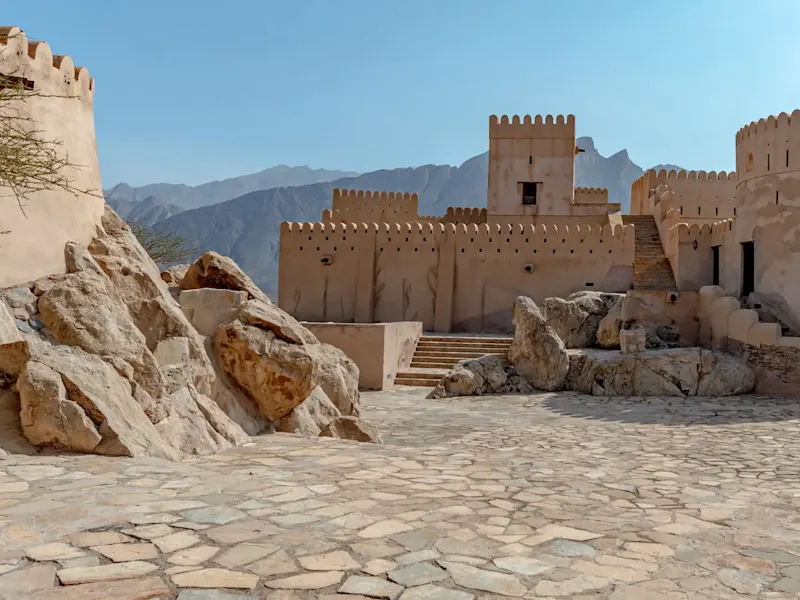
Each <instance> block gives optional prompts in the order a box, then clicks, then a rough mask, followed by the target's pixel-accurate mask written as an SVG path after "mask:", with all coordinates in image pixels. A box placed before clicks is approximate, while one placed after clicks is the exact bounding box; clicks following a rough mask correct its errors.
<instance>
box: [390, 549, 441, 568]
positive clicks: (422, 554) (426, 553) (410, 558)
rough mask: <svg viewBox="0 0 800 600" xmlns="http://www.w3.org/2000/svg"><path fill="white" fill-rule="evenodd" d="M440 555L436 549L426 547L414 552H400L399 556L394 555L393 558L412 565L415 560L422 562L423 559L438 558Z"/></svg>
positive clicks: (400, 562)
mask: <svg viewBox="0 0 800 600" xmlns="http://www.w3.org/2000/svg"><path fill="white" fill-rule="evenodd" d="M440 556H441V554H439V553H438V552H437V551H436V550H433V549H430V548H428V549H426V550H417V551H416V552H409V553H408V554H401V555H400V556H397V557H395V560H396V561H397V562H398V563H399V564H401V565H412V564H414V563H417V562H422V561H423V560H433V559H436V558H439V557H440Z"/></svg>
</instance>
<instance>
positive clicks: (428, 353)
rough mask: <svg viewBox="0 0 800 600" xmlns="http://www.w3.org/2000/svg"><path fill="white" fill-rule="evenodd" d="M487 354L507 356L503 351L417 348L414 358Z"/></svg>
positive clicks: (468, 356) (464, 356)
mask: <svg viewBox="0 0 800 600" xmlns="http://www.w3.org/2000/svg"><path fill="white" fill-rule="evenodd" d="M486 354H497V355H499V356H505V355H506V354H507V353H501V352H479V351H478V352H475V351H472V350H437V351H429V350H417V351H416V352H414V358H417V357H419V356H436V357H438V356H441V357H452V358H457V357H458V358H480V357H481V356H485V355H486Z"/></svg>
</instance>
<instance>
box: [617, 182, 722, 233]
mask: <svg viewBox="0 0 800 600" xmlns="http://www.w3.org/2000/svg"><path fill="white" fill-rule="evenodd" d="M736 183H737V175H736V173H734V172H731V173H726V172H725V171H721V172H719V173H717V172H715V171H711V172H709V173H707V172H705V171H675V170H671V171H666V170H665V169H661V170H660V171H655V170H654V169H650V170H649V171H647V172H646V173H645V174H644V175H642V176H641V177H640V178H639V179H637V180H636V181H634V182H633V184H632V185H631V214H635V215H647V214H654V212H653V211H654V208H655V207H654V204H655V202H656V198H654V196H653V191H654V190H656V189H657V188H658V187H659V186H661V185H664V186H667V188H669V190H670V191H671V192H673V196H672V198H671V202H670V204H669V205H664V204H663V203H662V206H661V210H662V212H666V211H667V210H671V209H674V210H676V211H678V214H679V215H680V216H681V219H682V220H683V221H684V222H689V223H691V222H698V223H700V222H706V221H719V220H721V219H729V218H731V217H734V216H735V199H734V196H735V194H736Z"/></svg>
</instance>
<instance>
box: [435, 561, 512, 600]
mask: <svg viewBox="0 0 800 600" xmlns="http://www.w3.org/2000/svg"><path fill="white" fill-rule="evenodd" d="M439 564H440V565H442V566H443V567H444V568H445V569H447V572H448V573H449V574H450V576H451V577H452V578H453V581H454V582H455V583H456V584H457V585H460V586H461V587H465V588H470V589H473V590H481V591H484V592H492V593H493V594H501V595H503V596H514V597H520V596H522V595H523V594H525V592H526V590H527V588H526V587H525V586H524V585H523V584H522V583H521V582H520V580H519V579H517V578H516V577H514V576H513V575H507V574H505V573H497V572H494V571H486V570H485V569H478V568H477V567H473V566H470V565H465V564H462V563H451V562H447V561H441V560H440V561H439Z"/></svg>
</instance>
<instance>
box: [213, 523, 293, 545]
mask: <svg viewBox="0 0 800 600" xmlns="http://www.w3.org/2000/svg"><path fill="white" fill-rule="evenodd" d="M279 532H280V529H278V528H277V527H276V526H275V525H273V524H272V523H267V522H266V521H260V520H249V521H236V522H235V523H231V524H229V525H222V526H221V527H214V528H212V529H206V530H205V531H204V532H203V533H204V534H205V535H206V536H207V537H209V538H211V539H212V540H214V541H215V542H217V543H218V544H238V543H239V542H249V541H253V540H257V539H261V538H264V537H267V536H269V535H274V534H276V533H279Z"/></svg>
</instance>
